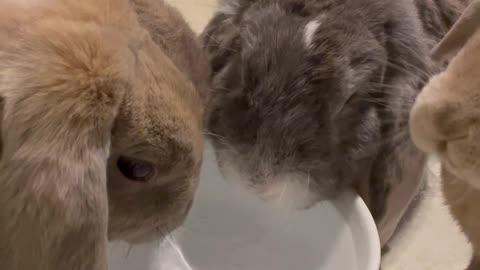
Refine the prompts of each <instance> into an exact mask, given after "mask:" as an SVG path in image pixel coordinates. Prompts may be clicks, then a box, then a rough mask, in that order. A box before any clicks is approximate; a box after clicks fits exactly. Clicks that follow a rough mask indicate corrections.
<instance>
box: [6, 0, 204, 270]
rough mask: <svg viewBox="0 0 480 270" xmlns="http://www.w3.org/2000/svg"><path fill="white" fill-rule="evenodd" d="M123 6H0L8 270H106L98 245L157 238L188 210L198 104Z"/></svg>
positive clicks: (183, 77)
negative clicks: (109, 242) (118, 240)
mask: <svg viewBox="0 0 480 270" xmlns="http://www.w3.org/2000/svg"><path fill="white" fill-rule="evenodd" d="M152 3H153V2H152ZM131 5H132V4H131V2H130V1H127V0H124V1H123V0H122V1H117V0H116V1H113V0H101V1H74V0H67V1H60V0H58V1H56V0H52V1H42V2H38V3H36V4H35V5H33V6H29V5H25V4H24V3H23V2H22V5H18V3H16V2H15V1H5V2H2V3H1V4H0V13H1V16H0V37H1V41H0V95H1V96H2V97H3V105H4V106H3V119H2V120H3V121H2V159H1V162H0V167H1V175H0V185H1V186H2V188H1V189H0V202H1V205H2V206H1V207H0V239H1V241H0V242H1V243H2V244H0V260H1V261H2V264H3V263H4V264H3V265H4V266H5V267H6V269H33V268H35V269H42V270H44V269H72V268H74V266H75V267H77V266H78V268H76V269H105V268H104V267H105V264H106V260H105V256H106V254H105V253H106V252H105V250H106V241H107V240H115V239H121V240H126V241H129V242H131V243H135V242H139V241H145V240H150V239H155V238H161V237H163V236H164V235H165V234H167V233H168V232H169V231H171V230H172V229H174V228H175V227H177V226H178V225H179V224H180V223H181V222H182V221H183V220H184V218H185V216H186V215H187V212H188V210H189V208H190V206H191V204H192V200H193V196H194V192H195V189H196V186H197V181H198V174H199V169H200V165H201V161H202V151H203V140H202V137H203V136H202V135H203V132H202V120H203V118H202V106H203V101H202V99H201V97H200V96H201V95H200V93H198V91H197V89H196V86H195V85H194V84H193V83H192V82H191V80H190V79H189V78H190V76H189V74H185V73H184V72H183V69H181V68H178V67H177V66H176V64H175V63H174V61H172V60H171V58H170V57H169V55H168V54H166V53H165V52H164V50H162V49H161V47H160V46H158V45H157V43H156V42H155V41H154V40H153V38H152V34H151V33H150V32H149V31H148V30H147V29H145V28H144V27H142V26H141V24H140V23H139V19H138V16H140V15H138V14H136V13H135V11H134V9H133V8H132V6H131ZM157 8H158V7H157ZM137 15H138V16H137ZM186 31H187V33H188V31H189V30H188V29H186ZM191 39H192V40H194V36H193V35H192V36H191ZM198 53H201V51H198ZM25 256H28V258H29V260H25Z"/></svg>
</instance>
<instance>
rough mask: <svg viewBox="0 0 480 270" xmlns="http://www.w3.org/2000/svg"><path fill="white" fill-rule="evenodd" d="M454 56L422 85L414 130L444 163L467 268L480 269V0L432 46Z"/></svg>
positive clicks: (444, 177)
mask: <svg viewBox="0 0 480 270" xmlns="http://www.w3.org/2000/svg"><path fill="white" fill-rule="evenodd" d="M434 56H436V57H437V58H443V59H450V58H451V61H450V63H449V65H448V67H447V69H446V70H445V71H444V72H442V73H440V74H438V75H437V76H434V77H433V78H432V79H431V80H430V82H429V83H428V84H427V85H426V87H425V88H424V89H423V91H422V92H421V94H420V95H419V96H418V99H417V101H416V103H415V105H414V107H413V110H412V112H411V121H410V129H411V133H412V138H413V140H414V142H415V143H416V144H417V145H418V147H420V148H421V149H422V150H424V151H426V152H428V153H431V154H435V155H436V156H438V157H439V158H440V160H441V163H442V187H443V193H444V195H445V198H446V201H447V204H448V205H449V207H450V210H451V212H452V215H453V216H454V218H455V219H456V220H457V221H458V223H459V224H460V226H461V228H462V229H463V231H464V232H465V234H466V236H467V238H468V239H469V240H470V242H471V243H472V245H473V250H474V254H473V259H472V262H471V264H470V266H469V267H468V269H471V270H474V269H475V270H477V269H480V214H479V211H478V209H479V205H480V145H479V143H478V141H479V138H480V74H479V72H480V1H478V0H477V1H473V2H472V4H471V5H470V6H469V8H468V9H467V10H466V12H465V13H464V14H463V16H462V17H461V18H460V19H459V20H458V22H457V23H456V24H455V26H454V27H453V28H452V29H451V31H450V32H449V33H448V34H447V36H446V37H445V38H444V39H443V41H442V42H441V43H440V44H439V45H438V46H437V47H436V49H435V50H434Z"/></svg>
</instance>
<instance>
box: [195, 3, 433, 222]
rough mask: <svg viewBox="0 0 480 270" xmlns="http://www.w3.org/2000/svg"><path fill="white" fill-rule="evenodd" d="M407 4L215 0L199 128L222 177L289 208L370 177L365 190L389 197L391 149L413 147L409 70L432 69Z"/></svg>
mask: <svg viewBox="0 0 480 270" xmlns="http://www.w3.org/2000/svg"><path fill="white" fill-rule="evenodd" d="M405 6H406V7H405ZM411 8H413V7H412V6H409V5H405V3H403V2H402V3H400V2H399V1H381V3H380V2H379V3H378V4H377V3H375V4H374V3H372V1H314V0H286V1H280V0H257V1H254V0H224V1H221V5H220V8H219V11H218V13H217V14H216V16H215V17H214V18H213V19H212V21H211V22H210V24H209V25H208V26H207V28H206V30H205V31H204V33H203V39H204V41H205V44H206V47H207V49H208V50H209V52H210V53H211V59H210V60H211V66H212V72H213V74H214V75H213V81H212V94H211V97H210V103H209V107H208V111H207V119H208V121H207V124H206V125H207V128H208V131H209V133H210V134H209V137H210V139H211V140H212V142H213V145H214V147H215V150H216V154H217V160H218V162H219V164H220V167H221V169H222V171H223V173H224V174H225V177H226V178H227V179H232V180H233V179H235V180H237V181H235V182H237V183H238V182H242V183H245V184H246V185H247V186H248V187H249V188H252V189H253V190H254V191H255V192H257V193H258V195H260V196H261V197H262V198H264V199H266V200H267V201H270V202H272V203H279V204H280V205H281V206H287V207H288V206H294V207H295V208H303V207H308V206H310V205H311V204H313V203H315V202H316V201H318V200H322V199H326V198H332V197H334V196H335V195H336V194H338V192H339V191H342V190H344V189H345V188H346V187H348V186H351V185H352V184H354V185H357V184H358V185H364V186H368V188H371V185H370V183H375V184H378V185H379V186H378V187H375V189H376V192H372V193H371V194H375V195H372V197H373V196H377V197H378V198H379V197H381V196H383V195H384V194H386V193H387V192H386V190H387V188H385V187H380V185H383V183H386V180H385V179H393V178H394V177H392V176H391V175H388V174H390V172H391V171H393V169H392V168H393V167H395V164H398V163H399V162H396V161H393V159H394V157H393V156H395V155H396V152H398V151H397V150H398V149H399V148H403V149H409V148H410V147H408V146H407V147H403V145H408V144H410V142H409V138H408V135H406V133H408V132H407V131H408V125H406V122H407V121H408V112H407V111H406V110H405V108H407V107H409V106H411V104H412V103H413V100H414V97H415V95H416V93H417V89H418V87H417V86H416V85H417V79H418V76H412V75H411V74H412V73H411V72H409V70H411V69H418V70H422V71H424V73H428V67H427V62H428V59H429V58H428V57H427V56H428V49H427V47H426V45H425V42H423V41H420V40H421V39H420V38H419V37H420V36H421V35H423V33H420V30H419V29H421V27H420V22H419V21H418V20H414V19H410V18H409V19H406V18H405V16H404V15H403V14H404V13H405V12H412V13H413V12H415V11H414V10H410V9H411ZM404 9H405V10H404ZM371 14H375V16H373V17H374V18H373V17H372V16H371ZM392 14H394V15H392ZM370 18H372V19H371V20H370ZM372 25H374V26H375V27H373V26H372ZM379 26H381V27H379ZM410 47H414V48H416V51H414V52H413V50H411V49H410ZM389 63H395V64H393V65H390V64H389ZM405 63H408V64H405ZM397 64H398V66H401V67H400V68H395V67H394V66H395V65H397ZM405 71H406V72H405ZM384 86H386V87H385V88H383V87H384ZM387 87H388V88H387ZM397 88H398V89H401V91H400V90H399V91H397V92H396V93H394V91H392V89H397ZM382 92H385V93H386V94H385V97H383V96H382V95H383V94H381V93H382ZM397 95H398V96H397ZM376 101H378V103H379V104H380V106H379V107H381V104H385V105H384V107H385V108H388V109H391V113H390V112H389V113H387V114H384V111H385V108H379V107H377V105H378V104H377V105H374V104H373V103H375V102H376ZM387 118H388V120H387ZM385 122H388V124H386V123H385ZM391 123H394V124H391ZM390 124H391V125H390ZM387 125H388V127H386V126H387ZM391 127H393V128H391ZM390 129H391V130H390ZM393 134H396V135H395V143H393V142H392V141H393V140H391V138H392V137H393ZM389 143H391V145H389V146H386V145H387V144H389ZM399 145H402V146H400V147H398V146H399ZM402 151H403V150H402ZM399 155H402V156H404V155H405V154H404V153H402V154H399ZM375 159H378V160H375ZM383 160H388V161H387V162H384V163H383ZM377 161H378V162H377ZM374 163H375V164H380V163H383V164H382V165H376V167H375V168H373V167H374V166H373V165H374ZM383 165H385V166H383ZM386 167H388V168H386ZM383 173H384V174H385V175H382V176H380V174H383ZM372 175H377V176H372ZM377 177H378V178H379V179H377V180H370V179H374V178H377ZM380 179H381V180H380ZM360 183H361V184H360ZM365 199H366V200H368V198H365ZM374 200H377V199H374ZM383 200H384V197H382V199H378V201H382V202H375V203H372V204H374V205H386V204H385V203H384V202H383ZM382 211H383V210H378V212H382ZM375 212H377V211H376V210H375ZM379 215H381V214H379Z"/></svg>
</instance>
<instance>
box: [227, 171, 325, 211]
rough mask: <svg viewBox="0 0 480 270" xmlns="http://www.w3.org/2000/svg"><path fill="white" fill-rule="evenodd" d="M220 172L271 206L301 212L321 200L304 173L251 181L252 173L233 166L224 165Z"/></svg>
mask: <svg viewBox="0 0 480 270" xmlns="http://www.w3.org/2000/svg"><path fill="white" fill-rule="evenodd" d="M220 170H221V172H222V174H223V176H224V178H225V179H226V181H228V182H230V183H231V184H234V185H241V186H242V188H246V189H247V190H249V191H251V192H253V193H255V194H256V195H257V196H258V197H259V198H260V199H262V200H263V201H265V202H267V203H268V204H269V205H271V206H273V207H276V208H282V209H294V210H301V209H307V208H309V207H311V206H313V205H314V204H315V203H316V202H318V201H319V200H321V198H320V196H319V193H318V192H316V190H315V189H312V186H313V185H312V181H311V179H309V177H308V176H307V175H305V174H302V173H295V172H287V173H280V174H275V175H273V174H272V175H268V176H265V177H262V178H258V180H256V181H255V182H253V181H251V180H250V179H252V177H251V176H250V173H248V172H246V171H243V170H241V169H239V168H237V166H235V165H232V164H222V166H220Z"/></svg>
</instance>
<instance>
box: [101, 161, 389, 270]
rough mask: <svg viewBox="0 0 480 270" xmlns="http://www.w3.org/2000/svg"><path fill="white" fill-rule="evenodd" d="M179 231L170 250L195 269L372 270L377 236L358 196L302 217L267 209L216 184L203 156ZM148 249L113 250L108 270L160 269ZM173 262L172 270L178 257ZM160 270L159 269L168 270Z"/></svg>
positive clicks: (377, 260) (224, 184) (212, 163)
mask: <svg viewBox="0 0 480 270" xmlns="http://www.w3.org/2000/svg"><path fill="white" fill-rule="evenodd" d="M209 153H211V152H209ZM180 232H181V233H180V234H179V236H178V238H177V240H178V243H179V245H180V247H181V249H182V250H183V252H184V255H185V258H186V260H187V261H188V262H189V263H190V264H191V265H192V267H193V269H195V270H292V269H298V270H378V269H379V268H380V241H379V237H378V232H377V229H376V226H375V223H374V221H373V218H372V216H371V215H370V212H369V211H368V209H367V207H366V205H365V204H364V202H363V201H362V200H361V199H360V197H359V196H358V195H356V194H354V193H353V192H345V193H344V194H342V196H340V198H338V199H337V200H335V201H331V202H324V203H320V204H318V205H316V206H315V207H313V208H311V209H309V210H304V211H294V210H281V209H278V208H272V207H270V206H268V205H266V204H265V203H264V202H263V201H261V200H259V199H258V198H257V197H255V196H254V195H252V194H251V193H249V192H247V191H245V190H243V189H241V188H239V187H236V186H235V187H234V186H232V185H229V184H228V183H227V182H226V181H224V180H223V179H222V176H221V175H220V173H219V171H218V168H217V166H216V162H215V158H214V157H213V156H212V155H211V154H207V155H206V158H205V163H204V167H203V172H202V177H201V182H200V186H199V190H198V193H197V198H196V202H195V203H194V206H193V208H192V211H191V214H190V215H189V218H188V219H187V221H186V223H185V225H184V226H183V228H182V229H181V230H180ZM148 249H152V248H151V247H140V248H133V249H132V251H131V252H130V255H129V256H126V254H125V252H126V251H125V246H124V247H123V251H120V250H122V248H120V247H118V246H117V247H114V248H113V249H112V250H114V251H115V250H116V251H115V252H113V253H112V256H111V267H110V269H111V270H127V269H129V270H130V269H136V270H143V269H145V270H146V269H151V270H160V269H159V268H162V267H161V266H158V265H162V263H160V264H158V262H157V264H156V265H157V266H152V264H151V262H152V258H154V257H155V256H156V255H155V254H154V255H151V254H149V255H146V253H147V252H146V250H148ZM122 252H123V253H122ZM157 252H158V251H157ZM122 254H123V255H122ZM171 254H174V253H171ZM157 255H158V254H157ZM164 255H165V254H164ZM177 255H178V254H177ZM152 256H153V257H152ZM168 256H170V255H168ZM158 258H162V260H165V256H160V255H158V256H157V258H156V260H157V261H158V260H159V259H158ZM167 259H168V258H167ZM174 260H176V261H178V262H179V264H180V263H181V261H182V258H180V259H178V258H177V259H174ZM163 265H164V267H163V269H162V270H173V268H172V269H166V268H168V267H165V264H163ZM132 267H134V268H132ZM170 267H171V266H170ZM155 268H157V269H155ZM176 269H188V267H186V266H185V267H181V266H178V268H176Z"/></svg>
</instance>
